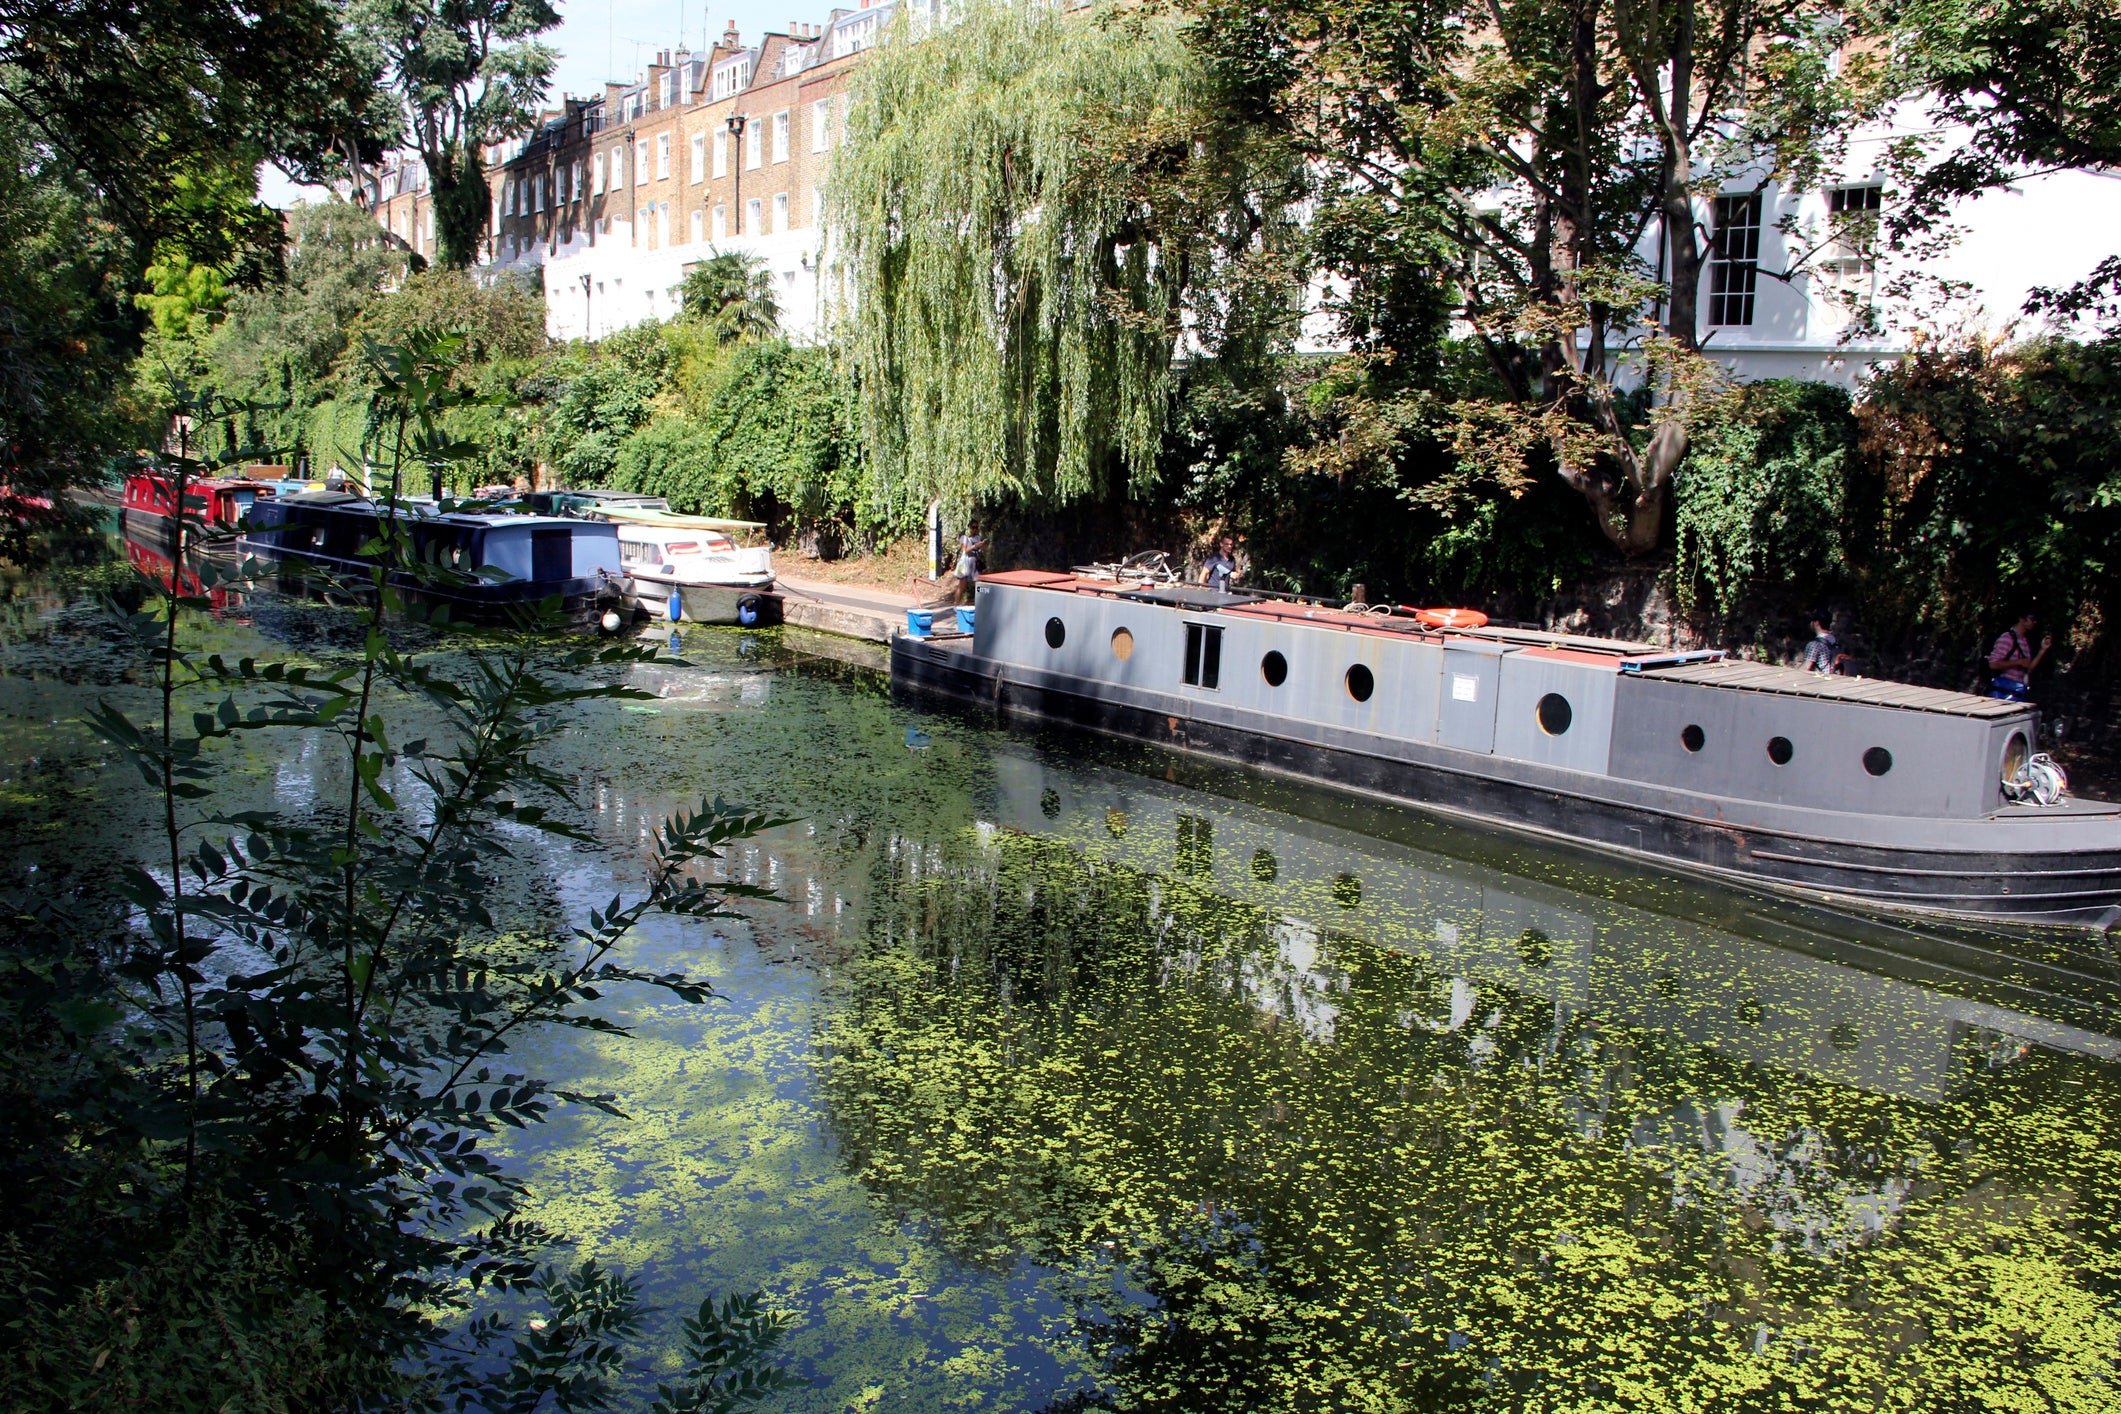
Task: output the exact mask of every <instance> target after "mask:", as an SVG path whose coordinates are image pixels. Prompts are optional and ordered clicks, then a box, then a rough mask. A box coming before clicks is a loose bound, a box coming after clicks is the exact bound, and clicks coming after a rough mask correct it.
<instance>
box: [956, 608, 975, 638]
mask: <svg viewBox="0 0 2121 1414" xmlns="http://www.w3.org/2000/svg"><path fill="white" fill-rule="evenodd" d="M978 612H979V610H977V609H959V610H958V611H957V631H958V632H959V633H970V632H972V616H973V615H974V614H976V613H978Z"/></svg>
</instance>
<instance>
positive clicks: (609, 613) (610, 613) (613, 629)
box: [597, 609, 619, 633]
mask: <svg viewBox="0 0 2121 1414" xmlns="http://www.w3.org/2000/svg"><path fill="white" fill-rule="evenodd" d="M597 622H598V623H600V624H602V625H603V626H604V632H606V633H617V632H618V631H619V611H618V610H617V609H606V610H605V611H604V617H603V618H601V619H599V620H597Z"/></svg>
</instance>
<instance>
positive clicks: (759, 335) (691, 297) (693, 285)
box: [682, 250, 781, 344]
mask: <svg viewBox="0 0 2121 1414" xmlns="http://www.w3.org/2000/svg"><path fill="white" fill-rule="evenodd" d="M682 298H683V300H684V305H685V317H686V318H688V319H696V320H699V321H701V322H703V323H705V324H707V325H708V326H710V327H711V328H713V329H714V331H715V335H716V337H717V338H718V339H720V341H721V342H722V343H725V344H734V343H753V342H757V341H759V340H764V339H770V338H773V337H774V336H775V335H777V334H779V333H780V332H781V305H780V301H779V300H778V299H776V298H774V294H773V274H772V272H771V271H769V270H767V269H766V262H765V261H763V260H761V259H759V258H758V257H757V256H755V255H748V254H746V253H745V252H743V251H739V250H729V251H721V252H718V253H717V254H714V255H711V256H709V257H708V258H707V259H705V260H703V261H701V262H700V263H699V264H698V265H695V266H694V267H693V268H692V269H691V270H690V271H688V272H687V273H686V275H685V284H684V287H683V290H682Z"/></svg>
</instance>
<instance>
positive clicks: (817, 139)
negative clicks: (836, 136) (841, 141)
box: [810, 98, 832, 152]
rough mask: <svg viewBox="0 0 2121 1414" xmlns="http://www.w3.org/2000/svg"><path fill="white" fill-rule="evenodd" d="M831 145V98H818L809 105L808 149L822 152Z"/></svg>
mask: <svg viewBox="0 0 2121 1414" xmlns="http://www.w3.org/2000/svg"><path fill="white" fill-rule="evenodd" d="M830 146H832V100H831V99H829V98H820V99H819V100H818V101H817V102H815V103H813V104H811V105H810V150H811V151H812V152H823V151H824V150H825V149H826V148H828V147H830Z"/></svg>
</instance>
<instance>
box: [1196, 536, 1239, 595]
mask: <svg viewBox="0 0 2121 1414" xmlns="http://www.w3.org/2000/svg"><path fill="white" fill-rule="evenodd" d="M1236 578H1237V541H1236V540H1234V539H1232V538H1231V537H1230V536H1227V535H1225V536H1224V537H1223V538H1222V539H1220V540H1218V541H1216V542H1215V549H1214V551H1213V552H1212V553H1211V554H1210V555H1209V556H1208V558H1207V559H1206V560H1205V561H1203V562H1202V563H1201V567H1200V582H1201V583H1202V584H1205V585H1207V586H1208V588H1210V589H1212V590H1214V591H1215V592H1216V593H1217V594H1228V593H1229V592H1230V582H1231V581H1232V580H1234V579H1236Z"/></svg>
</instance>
